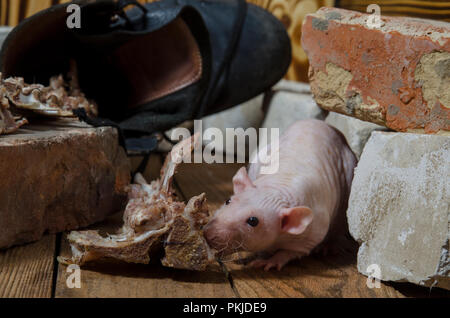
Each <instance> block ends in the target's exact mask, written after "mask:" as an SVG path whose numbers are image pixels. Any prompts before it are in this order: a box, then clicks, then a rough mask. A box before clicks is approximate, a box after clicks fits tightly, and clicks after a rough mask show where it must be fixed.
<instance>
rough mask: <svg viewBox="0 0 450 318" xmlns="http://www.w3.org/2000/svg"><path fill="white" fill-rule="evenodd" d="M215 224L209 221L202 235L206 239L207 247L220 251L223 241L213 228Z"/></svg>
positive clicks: (213, 221)
mask: <svg viewBox="0 0 450 318" xmlns="http://www.w3.org/2000/svg"><path fill="white" fill-rule="evenodd" d="M216 223H217V222H216V221H215V220H212V221H210V222H209V223H208V224H207V225H206V226H205V227H204V228H203V234H204V236H205V238H206V241H207V242H208V244H209V246H210V247H212V248H214V249H216V250H220V249H222V248H223V247H224V243H225V242H223V240H221V238H220V237H219V235H218V231H217V228H216V226H215V224H216Z"/></svg>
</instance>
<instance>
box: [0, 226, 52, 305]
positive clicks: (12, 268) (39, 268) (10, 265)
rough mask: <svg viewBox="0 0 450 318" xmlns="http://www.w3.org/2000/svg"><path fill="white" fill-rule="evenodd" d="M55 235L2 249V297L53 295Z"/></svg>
mask: <svg viewBox="0 0 450 318" xmlns="http://www.w3.org/2000/svg"><path fill="white" fill-rule="evenodd" d="M54 255H55V235H54V234H52V235H46V236H44V237H43V238H42V239H41V240H40V241H37V242H35V243H32V244H27V245H23V246H16V247H12V248H9V249H7V250H2V251H0V298H7V297H8V298H12V297H14V298H17V297H27V298H50V297H51V295H52V280H53V266H54V263H53V262H54Z"/></svg>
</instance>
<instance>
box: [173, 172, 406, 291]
mask: <svg viewBox="0 0 450 318" xmlns="http://www.w3.org/2000/svg"><path fill="white" fill-rule="evenodd" d="M240 166H241V165H239V164H212V165H206V164H203V165H200V164H190V165H188V164H185V165H183V166H182V167H181V169H180V173H179V175H177V177H176V181H177V183H178V185H179V186H180V189H181V191H182V192H183V194H184V195H185V196H187V197H189V196H192V195H195V194H198V193H201V192H206V196H207V198H208V200H209V203H210V205H211V208H212V209H215V208H217V207H219V206H220V205H221V204H223V202H224V201H225V200H226V199H227V198H228V197H230V195H231V194H232V185H231V178H232V177H233V175H234V174H235V172H236V171H237V170H238V169H239V167H240ZM356 253H357V248H356V246H355V243H354V244H353V247H352V248H351V249H350V251H343V252H341V253H340V254H338V255H336V256H332V257H323V256H317V255H312V256H309V257H306V258H304V259H302V260H299V261H296V262H292V263H291V264H288V265H287V266H286V267H284V268H283V269H282V270H281V271H279V272H278V271H270V272H265V271H263V270H261V269H251V268H245V267H243V266H240V265H233V264H231V263H227V267H228V268H229V270H230V273H231V277H232V279H233V282H234V285H235V287H236V289H237V291H238V293H239V295H240V296H242V297H402V294H401V293H400V292H398V291H396V290H395V289H394V288H393V287H391V286H388V285H386V284H383V283H382V284H381V288H379V289H377V288H375V289H369V288H368V287H367V285H366V280H367V278H366V277H365V276H363V275H361V274H359V273H358V271H357V268H356Z"/></svg>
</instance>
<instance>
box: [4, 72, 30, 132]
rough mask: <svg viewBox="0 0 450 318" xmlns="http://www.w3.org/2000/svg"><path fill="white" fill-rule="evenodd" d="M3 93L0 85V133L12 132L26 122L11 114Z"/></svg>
mask: <svg viewBox="0 0 450 318" xmlns="http://www.w3.org/2000/svg"><path fill="white" fill-rule="evenodd" d="M0 79H1V73H0ZM5 94H6V89H5V88H4V87H1V86H0V135H1V134H9V133H12V132H14V131H16V130H17V129H19V128H20V127H21V126H22V125H25V124H26V123H27V120H26V119H24V118H21V117H17V116H13V114H11V112H10V109H9V101H8V99H7V98H6V96H5Z"/></svg>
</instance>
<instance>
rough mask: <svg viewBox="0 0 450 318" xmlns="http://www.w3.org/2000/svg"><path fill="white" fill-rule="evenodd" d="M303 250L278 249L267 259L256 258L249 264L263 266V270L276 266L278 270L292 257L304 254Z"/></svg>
mask: <svg viewBox="0 0 450 318" xmlns="http://www.w3.org/2000/svg"><path fill="white" fill-rule="evenodd" d="M305 255H306V254H305V253H303V252H296V251H289V250H279V251H277V252H276V253H275V254H274V255H272V256H271V257H270V258H267V259H257V260H254V261H253V262H251V263H250V264H249V266H251V267H264V270H265V271H268V270H270V269H271V268H275V267H276V268H277V269H278V270H280V269H281V268H282V267H283V266H284V265H286V264H287V263H288V262H289V261H292V260H294V259H299V258H302V257H303V256H305Z"/></svg>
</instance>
